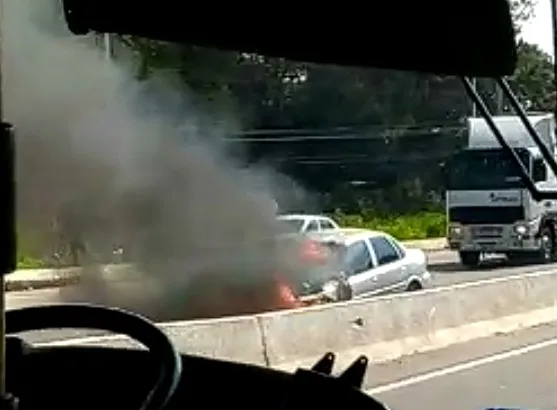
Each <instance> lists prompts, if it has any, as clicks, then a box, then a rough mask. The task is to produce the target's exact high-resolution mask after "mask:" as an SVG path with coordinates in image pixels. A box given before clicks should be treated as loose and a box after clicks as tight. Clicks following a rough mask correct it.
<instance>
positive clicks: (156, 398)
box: [6, 304, 182, 410]
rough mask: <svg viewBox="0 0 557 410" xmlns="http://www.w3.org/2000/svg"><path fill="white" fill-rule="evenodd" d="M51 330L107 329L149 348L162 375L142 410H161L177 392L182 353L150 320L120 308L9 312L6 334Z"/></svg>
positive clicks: (74, 307) (65, 307)
mask: <svg viewBox="0 0 557 410" xmlns="http://www.w3.org/2000/svg"><path fill="white" fill-rule="evenodd" d="M52 328H80V329H99V330H107V331H110V332H114V333H121V334H124V335H126V336H129V337H131V338H132V339H135V340H136V341H138V342H140V343H141V344H143V345H144V346H145V347H146V348H148V349H149V351H150V353H151V354H152V355H153V356H154V357H155V359H156V360H157V361H158V362H159V363H160V372H159V377H158V379H157V382H156V383H155V385H154V387H153V389H152V390H151V391H150V392H149V394H148V395H147V398H146V399H145V401H144V402H143V404H142V405H141V408H140V410H160V409H161V408H163V407H164V406H165V404H166V403H167V402H168V401H169V400H170V399H171V398H172V396H173V395H174V393H175V392H176V388H177V386H178V382H179V381H180V377H181V375H182V360H181V357H180V354H179V353H178V351H177V350H176V348H175V347H174V345H173V344H172V342H171V341H170V339H169V338H168V336H166V334H164V332H163V331H161V330H160V329H159V328H157V327H156V326H155V325H154V324H153V323H151V322H150V321H149V320H147V319H144V318H143V317H141V316H139V315H136V314H132V313H129V312H126V311H123V310H120V309H115V308H106V307H102V306H95V305H87V304H62V305H48V306H37V307H28V308H23V309H16V310H9V311H7V312H6V333H7V334H10V333H21V332H27V331H31V330H44V329H52Z"/></svg>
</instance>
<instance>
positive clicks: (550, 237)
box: [539, 226, 555, 263]
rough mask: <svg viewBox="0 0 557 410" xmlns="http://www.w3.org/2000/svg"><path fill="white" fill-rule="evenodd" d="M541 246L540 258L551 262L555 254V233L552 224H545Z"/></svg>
mask: <svg viewBox="0 0 557 410" xmlns="http://www.w3.org/2000/svg"><path fill="white" fill-rule="evenodd" d="M540 239H541V246H540V250H539V258H540V259H541V262H543V263H550V262H552V261H553V260H554V256H555V234H554V232H553V229H552V228H551V227H550V226H545V227H544V228H543V229H542V232H541V234H540Z"/></svg>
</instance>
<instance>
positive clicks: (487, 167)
mask: <svg viewBox="0 0 557 410" xmlns="http://www.w3.org/2000/svg"><path fill="white" fill-rule="evenodd" d="M515 152H516V153H517V155H518V157H519V158H520V160H521V161H522V164H523V165H524V168H526V170H527V172H529V173H531V156H530V154H529V152H528V151H527V150H525V149H517V150H515ZM519 172H520V171H519V168H518V166H517V165H516V164H515V163H514V161H513V159H512V158H511V157H510V155H507V154H506V153H505V152H504V151H503V150H502V149H474V150H472V149H470V150H464V151H462V152H460V153H458V154H457V155H456V156H455V157H454V158H452V160H450V161H449V162H448V170H447V173H448V189H451V190H485V189H511V188H523V187H524V183H523V182H522V180H521V178H520V173H519Z"/></svg>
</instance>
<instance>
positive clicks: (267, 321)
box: [49, 272, 557, 370]
mask: <svg viewBox="0 0 557 410" xmlns="http://www.w3.org/2000/svg"><path fill="white" fill-rule="evenodd" d="M553 321H557V272H542V273H532V274H527V275H523V276H514V277H507V278H498V279H492V280H485V281H480V282H472V283H466V284H461V285H455V286H450V287H445V288H436V289H431V290H427V291H422V292H415V293H406V294H400V295H396V296H390V297H380V298H375V299H370V300H361V301H352V302H347V303H343V304H337V305H325V306H316V307H313V308H307V309H301V310H296V311H285V312H275V313H269V314H262V315H256V316H251V317H249V316H246V317H236V318H228V319H218V320H207V321H202V320H201V321H192V322H181V323H179V322H175V323H171V324H164V325H163V327H164V329H165V330H166V331H167V332H168V334H169V335H170V336H171V337H172V339H173V340H174V342H175V343H176V345H177V346H178V347H179V348H180V350H181V351H183V352H188V353H194V354H200V355H205V356H210V357H217V358H224V359H230V360H236V361H242V362H248V363H256V364H259V365H266V366H271V367H274V368H279V369H284V370H293V369H294V368H296V367H299V366H309V365H311V364H313V363H314V362H315V361H316V360H317V359H318V358H320V357H321V356H322V355H323V354H324V353H325V352H327V351H333V352H335V353H337V355H338V362H339V363H338V367H339V368H343V367H345V366H346V365H348V363H350V362H352V361H353V360H354V359H355V358H356V357H357V356H359V355H360V354H366V355H368V356H369V357H370V358H371V360H373V361H375V362H379V361H384V360H390V359H395V358H397V357H400V356H403V355H407V354H411V353H413V352H417V351H427V350H433V349H438V348H442V347H446V346H448V345H451V344H455V343H459V342H465V341H469V340H472V339H476V338H480V337H487V336H492V335H494V334H497V333H505V332H512V331H516V330H518V329H521V328H525V327H531V326H535V325H539V324H542V323H549V322H553ZM75 343H78V344H102V345H107V344H108V345H117V346H129V345H130V342H129V341H126V340H125V339H123V338H115V337H109V338H107V337H92V338H85V339H82V340H74V341H71V340H70V341H62V342H58V344H75ZM49 344H53V343H49Z"/></svg>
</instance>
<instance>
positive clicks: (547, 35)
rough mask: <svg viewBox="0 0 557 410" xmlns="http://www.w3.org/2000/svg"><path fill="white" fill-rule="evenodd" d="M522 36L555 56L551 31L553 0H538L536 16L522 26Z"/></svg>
mask: <svg viewBox="0 0 557 410" xmlns="http://www.w3.org/2000/svg"><path fill="white" fill-rule="evenodd" d="M522 38H523V39H524V40H525V41H527V42H528V43H533V44H537V45H538V46H540V47H541V49H542V50H544V51H545V52H546V53H548V54H549V55H551V56H553V34H552V33H551V0H537V3H536V6H535V9H534V16H533V17H532V19H531V20H530V21H528V22H527V23H526V24H525V25H524V26H523V27H522Z"/></svg>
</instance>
